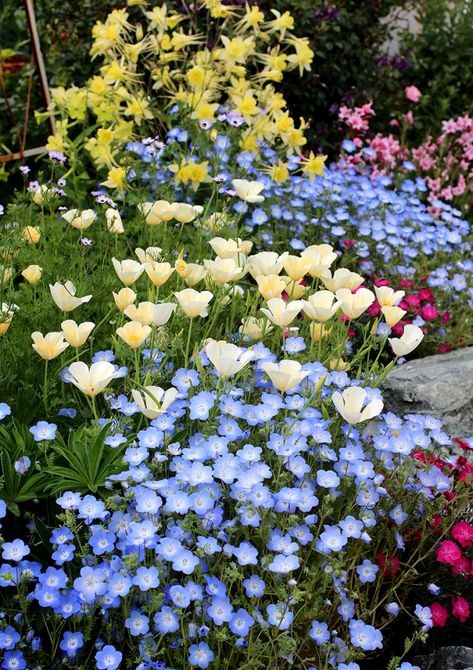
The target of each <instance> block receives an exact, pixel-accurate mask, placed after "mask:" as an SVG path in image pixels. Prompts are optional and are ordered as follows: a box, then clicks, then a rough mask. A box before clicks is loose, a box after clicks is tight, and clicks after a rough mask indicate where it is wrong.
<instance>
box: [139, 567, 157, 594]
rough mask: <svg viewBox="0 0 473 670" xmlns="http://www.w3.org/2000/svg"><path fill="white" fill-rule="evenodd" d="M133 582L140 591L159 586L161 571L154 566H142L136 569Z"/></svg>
mask: <svg viewBox="0 0 473 670" xmlns="http://www.w3.org/2000/svg"><path fill="white" fill-rule="evenodd" d="M133 584H134V585H135V586H137V587H138V588H139V589H140V591H149V590H150V589H155V588H157V587H158V586H159V572H158V569H157V568H155V567H154V566H152V567H150V568H146V567H144V566H141V567H139V568H138V570H137V571H136V574H135V576H134V577H133Z"/></svg>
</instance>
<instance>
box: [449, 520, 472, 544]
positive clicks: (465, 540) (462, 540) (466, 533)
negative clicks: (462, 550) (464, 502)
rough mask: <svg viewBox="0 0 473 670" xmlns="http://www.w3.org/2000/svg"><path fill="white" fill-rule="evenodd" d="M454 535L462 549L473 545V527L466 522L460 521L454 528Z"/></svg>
mask: <svg viewBox="0 0 473 670" xmlns="http://www.w3.org/2000/svg"><path fill="white" fill-rule="evenodd" d="M452 535H453V537H454V538H455V540H456V541H457V542H458V544H460V545H461V546H462V547H469V546H470V544H473V526H472V525H471V524H469V523H467V522H466V521H459V522H458V523H456V524H455V525H454V526H453V528H452Z"/></svg>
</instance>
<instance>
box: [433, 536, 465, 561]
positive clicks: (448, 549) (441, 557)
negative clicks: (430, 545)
mask: <svg viewBox="0 0 473 670" xmlns="http://www.w3.org/2000/svg"><path fill="white" fill-rule="evenodd" d="M461 555H462V552H461V549H460V547H459V546H458V545H457V544H455V542H452V541H451V540H444V541H443V542H442V544H441V545H440V546H439V548H438V549H437V561H438V562H439V563H450V564H452V565H453V563H455V562H456V561H458V559H459V558H460V557H461Z"/></svg>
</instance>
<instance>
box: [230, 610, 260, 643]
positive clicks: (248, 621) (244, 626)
mask: <svg viewBox="0 0 473 670" xmlns="http://www.w3.org/2000/svg"><path fill="white" fill-rule="evenodd" d="M254 623H255V620H254V619H253V617H252V616H250V615H249V614H248V612H247V611H246V610H244V609H243V608H241V607H240V609H239V610H237V611H236V612H235V613H234V615H233V616H232V618H231V619H230V621H229V622H228V626H229V628H230V630H231V631H232V633H235V635H238V636H239V637H246V636H247V635H248V633H249V632H250V628H251V626H253V624H254Z"/></svg>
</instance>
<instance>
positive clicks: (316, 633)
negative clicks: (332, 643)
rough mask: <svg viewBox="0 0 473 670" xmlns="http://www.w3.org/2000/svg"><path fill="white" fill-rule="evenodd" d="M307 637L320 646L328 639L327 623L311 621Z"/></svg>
mask: <svg viewBox="0 0 473 670" xmlns="http://www.w3.org/2000/svg"><path fill="white" fill-rule="evenodd" d="M309 637H310V638H311V639H312V640H314V642H315V643H316V644H317V645H318V646H319V647H320V646H321V645H322V644H324V642H328V640H330V632H329V630H328V625H327V624H326V623H325V622H321V621H312V624H311V627H310V630H309Z"/></svg>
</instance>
